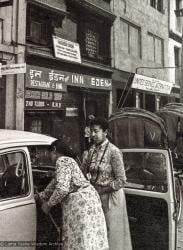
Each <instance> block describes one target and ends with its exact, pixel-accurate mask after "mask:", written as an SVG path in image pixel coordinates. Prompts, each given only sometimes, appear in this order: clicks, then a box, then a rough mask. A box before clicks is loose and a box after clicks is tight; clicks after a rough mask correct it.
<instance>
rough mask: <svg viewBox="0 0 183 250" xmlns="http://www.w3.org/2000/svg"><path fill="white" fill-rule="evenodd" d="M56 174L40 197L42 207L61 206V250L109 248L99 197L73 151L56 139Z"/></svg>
mask: <svg viewBox="0 0 183 250" xmlns="http://www.w3.org/2000/svg"><path fill="white" fill-rule="evenodd" d="M51 149H52V150H51V155H52V159H53V160H55V161H56V175H55V178H54V179H53V180H52V181H51V182H50V184H49V185H48V186H47V187H46V189H45V190H44V191H43V192H40V194H39V195H40V198H41V200H42V201H43V204H42V210H43V211H44V212H45V213H46V214H47V213H48V212H49V211H50V209H51V207H53V206H55V205H56V204H58V203H61V205H62V216H63V225H62V250H107V249H109V248H108V240H107V229H106V222H105V217H104V214H103V210H102V206H101V202H100V198H99V196H98V193H97V192H96V191H95V189H94V188H93V187H92V185H90V183H89V182H88V181H87V180H86V179H85V177H84V175H83V174H82V172H81V170H80V168H79V166H78V164H77V163H76V161H75V160H74V159H73V158H71V156H72V154H71V150H70V149H69V147H68V146H66V145H65V144H64V143H63V142H61V141H59V140H57V141H56V142H54V143H53V144H52V146H51Z"/></svg>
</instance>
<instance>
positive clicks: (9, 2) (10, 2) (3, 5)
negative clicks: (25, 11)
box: [0, 0, 13, 7]
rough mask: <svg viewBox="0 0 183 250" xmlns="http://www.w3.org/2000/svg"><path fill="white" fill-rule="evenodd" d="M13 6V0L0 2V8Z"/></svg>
mask: <svg viewBox="0 0 183 250" xmlns="http://www.w3.org/2000/svg"><path fill="white" fill-rule="evenodd" d="M10 5H13V0H0V7H6V6H10Z"/></svg>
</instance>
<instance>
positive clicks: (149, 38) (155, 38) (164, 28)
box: [111, 0, 173, 111]
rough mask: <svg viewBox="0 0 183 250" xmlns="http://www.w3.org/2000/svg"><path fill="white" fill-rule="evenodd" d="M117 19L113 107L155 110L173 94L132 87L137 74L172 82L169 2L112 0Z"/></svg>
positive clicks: (114, 33) (114, 38)
mask: <svg viewBox="0 0 183 250" xmlns="http://www.w3.org/2000/svg"><path fill="white" fill-rule="evenodd" d="M111 6H112V7H113V13H114V14H115V15H116V16H117V18H116V19H115V22H114V26H113V33H112V42H113V51H112V52H113V54H112V57H113V66H114V69H115V71H114V74H113V100H114V105H113V108H120V107H124V106H136V107H141V108H144V109H147V110H150V111H155V110H157V109H159V108H160V107H161V106H163V105H164V104H165V103H167V102H168V101H169V99H171V98H173V94H172V93H171V94H170V95H166V94H163V93H153V92H152V91H141V90H137V89H132V88H131V82H132V80H131V78H133V74H134V73H137V74H140V75H144V76H148V77H150V78H152V79H153V78H155V79H160V80H163V81H168V82H169V81H170V80H172V79H170V76H169V69H168V68H167V67H169V66H170V56H169V52H168V50H169V25H168V24H169V2H168V1H165V0H146V1H144V0H138V1H137V2H136V4H134V1H132V0H124V1H121V0H118V1H112V2H111Z"/></svg>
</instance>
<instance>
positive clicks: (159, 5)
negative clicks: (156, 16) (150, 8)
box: [157, 0, 163, 12]
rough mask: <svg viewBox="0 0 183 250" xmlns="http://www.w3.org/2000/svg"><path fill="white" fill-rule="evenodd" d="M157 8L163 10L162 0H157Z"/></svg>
mask: <svg viewBox="0 0 183 250" xmlns="http://www.w3.org/2000/svg"><path fill="white" fill-rule="evenodd" d="M157 10H158V11H159V12H163V0H157Z"/></svg>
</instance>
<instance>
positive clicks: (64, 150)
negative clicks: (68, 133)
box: [51, 140, 77, 159]
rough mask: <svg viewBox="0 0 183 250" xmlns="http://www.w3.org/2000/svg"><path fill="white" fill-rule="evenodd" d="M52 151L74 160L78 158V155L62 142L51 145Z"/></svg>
mask: <svg viewBox="0 0 183 250" xmlns="http://www.w3.org/2000/svg"><path fill="white" fill-rule="evenodd" d="M51 150H56V151H57V152H58V153H60V154H63V155H65V156H68V157H71V158H74V159H75V158H76V157H77V154H76V153H75V152H74V151H73V150H72V149H71V148H70V147H69V146H68V145H67V144H66V143H65V142H63V141H62V140H56V141H54V142H53V143H52V144H51Z"/></svg>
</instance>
